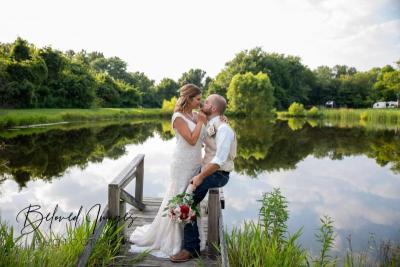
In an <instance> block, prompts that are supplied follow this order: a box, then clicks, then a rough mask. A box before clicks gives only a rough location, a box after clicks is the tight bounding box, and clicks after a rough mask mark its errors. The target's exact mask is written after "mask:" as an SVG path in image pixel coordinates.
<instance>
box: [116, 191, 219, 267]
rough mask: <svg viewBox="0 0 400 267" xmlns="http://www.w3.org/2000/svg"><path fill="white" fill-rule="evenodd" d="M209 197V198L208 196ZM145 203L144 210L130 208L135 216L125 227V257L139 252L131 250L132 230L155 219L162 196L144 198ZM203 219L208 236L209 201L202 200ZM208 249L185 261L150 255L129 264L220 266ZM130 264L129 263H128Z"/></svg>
mask: <svg viewBox="0 0 400 267" xmlns="http://www.w3.org/2000/svg"><path fill="white" fill-rule="evenodd" d="M206 199H207V198H206ZM143 202H144V204H145V205H146V208H145V209H144V210H143V211H140V210H138V209H136V208H134V207H132V208H131V209H129V211H128V212H129V213H130V214H131V215H132V216H133V217H134V218H135V219H134V221H133V223H132V224H131V225H130V227H127V226H126V227H125V229H124V238H125V240H126V242H125V244H124V245H123V246H122V248H121V252H120V257H121V258H122V259H123V258H133V257H135V256H136V255H137V254H135V253H131V252H129V249H130V246H131V243H130V242H129V237H130V235H131V234H132V232H133V231H134V230H135V229H136V227H138V226H142V225H144V224H149V223H151V222H152V221H153V219H154V218H155V216H156V215H157V212H158V209H159V207H160V205H161V202H162V198H144V199H143ZM200 206H201V219H202V224H203V225H204V226H205V227H204V228H205V229H204V230H205V236H207V230H208V229H207V225H208V224H207V220H208V218H207V213H206V207H207V203H206V202H202V203H201V205H200ZM207 251H208V249H207V248H206V249H205V250H204V251H202V252H201V257H199V258H197V259H192V260H190V261H188V262H185V263H172V262H171V261H170V260H169V259H164V258H157V257H155V256H153V255H148V256H147V257H146V258H145V259H144V260H143V261H142V262H140V263H137V264H134V265H131V264H129V266H141V267H155V266H160V267H169V266H179V267H189V266H190V267H191V266H219V265H220V263H218V260H216V259H213V258H211V257H208V254H207ZM116 265H117V266H124V264H118V262H117V263H116ZM126 266H128V265H126Z"/></svg>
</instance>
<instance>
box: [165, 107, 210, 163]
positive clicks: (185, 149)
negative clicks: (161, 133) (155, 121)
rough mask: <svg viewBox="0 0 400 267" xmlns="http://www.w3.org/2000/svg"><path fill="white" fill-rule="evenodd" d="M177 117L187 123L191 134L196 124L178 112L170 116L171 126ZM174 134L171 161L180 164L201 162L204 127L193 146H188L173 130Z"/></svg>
mask: <svg viewBox="0 0 400 267" xmlns="http://www.w3.org/2000/svg"><path fill="white" fill-rule="evenodd" d="M178 117H179V118H182V119H183V120H184V121H185V122H186V123H187V125H188V128H189V130H190V131H191V132H193V130H194V128H195V127H196V124H195V123H194V122H193V121H191V120H189V119H188V118H186V117H185V116H184V115H183V114H182V113H180V112H175V113H174V114H173V115H172V119H171V125H174V121H175V119H176V118H178ZM174 132H175V137H176V146H175V149H174V153H173V160H174V161H178V162H182V163H183V162H188V163H189V162H191V163H192V164H193V163H194V162H201V147H202V143H203V140H204V132H205V127H204V126H203V127H202V133H201V134H200V137H199V139H198V140H197V142H196V144H195V145H194V146H193V145H190V144H189V143H188V142H187V141H186V140H185V138H183V137H182V136H181V135H180V134H179V132H178V131H177V130H176V129H175V128H174ZM192 164H189V165H192ZM180 166H181V167H182V164H180Z"/></svg>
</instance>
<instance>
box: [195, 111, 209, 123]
mask: <svg viewBox="0 0 400 267" xmlns="http://www.w3.org/2000/svg"><path fill="white" fill-rule="evenodd" d="M200 121H201V122H202V123H204V124H206V123H207V116H206V114H204V113H203V112H201V111H200V112H199V113H198V114H197V122H200Z"/></svg>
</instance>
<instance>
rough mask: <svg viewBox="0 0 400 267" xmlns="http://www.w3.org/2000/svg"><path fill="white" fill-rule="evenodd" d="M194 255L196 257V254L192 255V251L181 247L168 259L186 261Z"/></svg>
mask: <svg viewBox="0 0 400 267" xmlns="http://www.w3.org/2000/svg"><path fill="white" fill-rule="evenodd" d="M195 257H197V254H195V255H192V253H190V252H189V251H187V250H186V249H182V250H181V251H179V252H178V253H177V254H175V255H173V256H171V257H169V259H170V260H171V261H172V262H185V261H188V260H190V259H193V258H195Z"/></svg>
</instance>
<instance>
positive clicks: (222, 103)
mask: <svg viewBox="0 0 400 267" xmlns="http://www.w3.org/2000/svg"><path fill="white" fill-rule="evenodd" d="M208 99H209V100H210V101H211V103H212V105H213V106H214V107H215V108H216V109H217V110H218V112H219V114H221V115H222V114H224V112H225V110H226V100H225V98H224V97H223V96H220V95H217V94H212V95H210V96H209V97H208Z"/></svg>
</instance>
